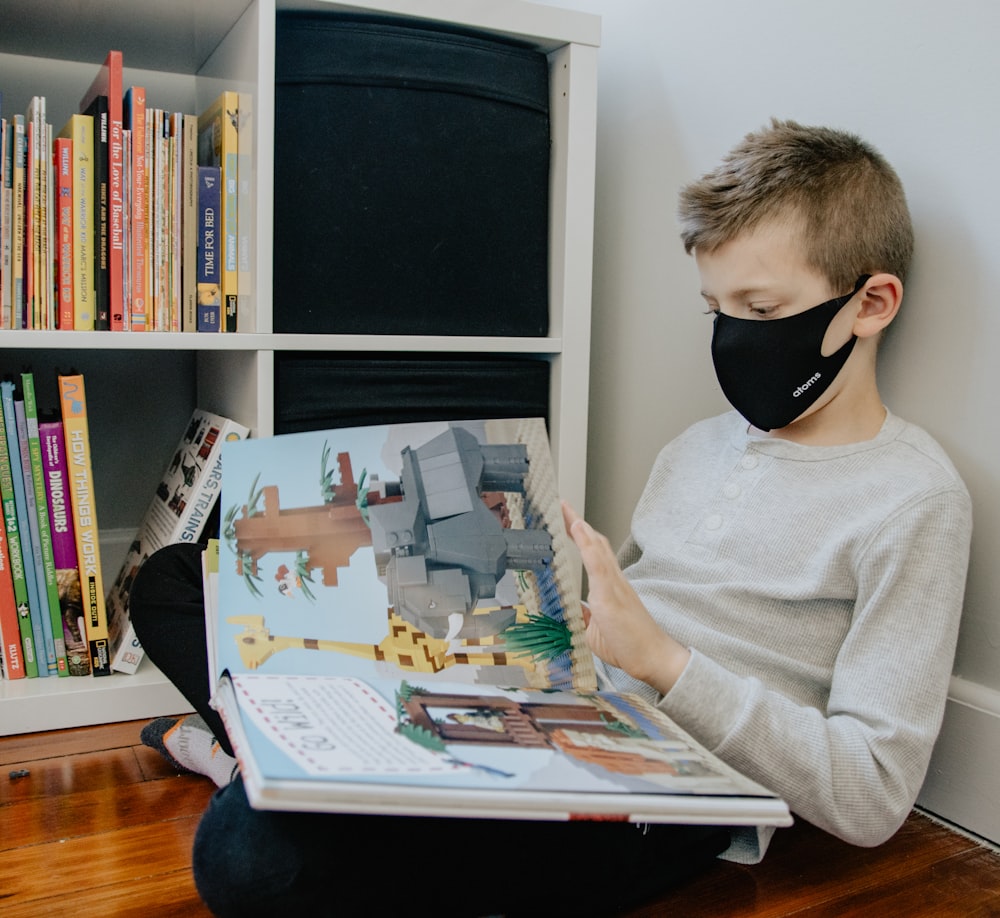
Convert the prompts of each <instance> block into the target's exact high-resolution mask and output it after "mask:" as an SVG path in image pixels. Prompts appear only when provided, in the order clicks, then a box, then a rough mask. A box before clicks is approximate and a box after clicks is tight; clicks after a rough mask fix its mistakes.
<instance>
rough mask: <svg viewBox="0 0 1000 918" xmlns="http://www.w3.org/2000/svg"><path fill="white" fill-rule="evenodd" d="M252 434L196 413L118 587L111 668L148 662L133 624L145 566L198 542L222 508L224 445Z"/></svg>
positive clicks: (111, 593) (113, 600)
mask: <svg viewBox="0 0 1000 918" xmlns="http://www.w3.org/2000/svg"><path fill="white" fill-rule="evenodd" d="M248 433H249V429H248V428H247V427H245V426H243V425H242V424H239V423H237V422H236V421H234V420H231V419H230V418H226V417H222V416H221V415H218V414H214V413H212V412H210V411H205V410H203V409H201V408H196V409H195V410H194V412H193V413H192V414H191V418H190V420H189V421H188V423H187V426H186V427H185V428H184V432H183V434H182V435H181V437H180V438H179V440H178V443H177V448H176V449H175V450H174V452H173V455H172V456H171V457H170V460H169V462H168V463H167V466H166V468H165V469H164V471H163V474H162V475H161V476H160V481H159V483H158V484H157V487H156V493H155V494H154V495H153V498H152V500H151V501H150V504H149V507H148V508H147V510H146V513H145V515H144V516H143V518H142V521H141V522H140V524H139V528H138V530H137V531H136V534H135V538H134V539H133V540H132V543H131V545H130V547H129V550H128V553H127V554H126V556H125V560H124V562H123V563H122V566H121V569H120V571H119V573H118V576H117V577H116V578H115V582H114V583H113V584H112V585H111V588H110V589H109V590H108V595H107V597H106V603H105V605H106V608H107V613H108V632H109V636H110V641H111V668H112V669H113V670H116V671H117V672H122V673H130V674H131V673H135V671H136V669H138V667H139V664H140V663H141V662H142V658H143V656H144V654H143V650H142V645H141V643H140V642H139V640H138V638H137V637H136V635H135V631H134V630H133V629H132V625H131V622H130V621H129V609H128V602H129V593H130V591H131V588H132V582H133V581H134V579H135V575H136V574H137V573H138V572H139V568H140V567H141V566H142V564H143V562H144V561H145V560H146V559H147V558H148V557H149V556H150V555H151V554H153V552H155V551H156V550H157V549H160V548H162V547H163V546H164V545H171V544H173V543H175V542H195V541H197V540H199V539H200V538H201V537H202V534H203V532H204V530H205V525H206V523H207V522H208V520H209V517H210V515H211V514H212V511H213V509H214V508H215V506H216V504H217V503H218V497H219V489H220V485H221V480H222V455H221V454H222V444H223V443H227V442H230V441H232V440H239V439H242V438H244V437H246V436H247V434H248Z"/></svg>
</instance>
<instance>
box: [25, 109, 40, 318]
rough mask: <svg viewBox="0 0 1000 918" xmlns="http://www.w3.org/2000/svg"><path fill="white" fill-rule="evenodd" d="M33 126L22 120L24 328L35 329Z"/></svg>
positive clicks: (35, 223)
mask: <svg viewBox="0 0 1000 918" xmlns="http://www.w3.org/2000/svg"><path fill="white" fill-rule="evenodd" d="M34 139H35V126H34V123H33V122H32V120H31V117H30V115H28V116H25V119H24V328H36V327H37V326H36V325H35V319H34V315H35V313H34V308H35V290H34V282H35V277H34V273H35V260H36V259H37V257H38V249H37V238H36V233H35V230H36V226H37V218H36V216H35V189H36V187H37V184H38V183H37V182H36V181H35V162H34V156H35V154H34Z"/></svg>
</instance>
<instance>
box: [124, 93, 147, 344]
mask: <svg viewBox="0 0 1000 918" xmlns="http://www.w3.org/2000/svg"><path fill="white" fill-rule="evenodd" d="M122 125H123V130H126V131H129V132H130V134H131V137H132V154H131V162H130V163H129V186H130V198H129V199H128V200H127V201H126V202H125V203H126V206H127V207H128V212H129V217H128V220H129V245H130V247H131V264H130V265H129V279H130V284H131V287H130V289H129V295H130V302H129V329H130V330H131V331H146V330H147V324H148V322H149V318H150V317H149V315H148V312H149V304H148V303H147V294H148V291H147V288H146V281H147V277H146V272H147V270H148V265H147V263H146V260H147V258H148V257H149V253H148V251H147V248H148V240H147V238H146V234H147V231H148V229H147V217H148V214H147V209H148V207H149V201H148V200H147V193H148V187H147V184H146V90H145V88H144V87H142V86H130V87H129V88H128V89H127V90H126V92H125V98H124V100H123V101H122Z"/></svg>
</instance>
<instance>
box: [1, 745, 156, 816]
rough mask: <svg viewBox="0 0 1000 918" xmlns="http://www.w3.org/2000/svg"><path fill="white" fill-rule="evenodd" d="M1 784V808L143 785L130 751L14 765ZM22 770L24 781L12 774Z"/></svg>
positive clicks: (89, 753)
mask: <svg viewBox="0 0 1000 918" xmlns="http://www.w3.org/2000/svg"><path fill="white" fill-rule="evenodd" d="M9 769H10V770H9V771H8V773H7V774H6V775H4V776H3V780H0V804H4V803H11V802H13V801H16V800H27V799H29V798H31V797H64V796H66V795H68V794H74V793H77V792H79V791H87V790H93V789H95V788H100V787H120V786H122V785H125V784H137V783H139V782H141V781H144V780H145V778H144V777H143V773H142V769H141V768H140V767H139V763H138V761H137V760H136V757H135V753H134V752H133V751H132V749H131V748H125V749H105V750H102V751H101V752H82V753H79V754H77V755H73V756H67V757H62V758H45V759H34V760H27V761H22V762H12V763H11V765H10V766H9ZM18 770H23V771H26V772H27V774H26V775H25V776H24V777H12V776H11V774H10V772H11V771H18Z"/></svg>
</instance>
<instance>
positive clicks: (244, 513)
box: [216, 419, 596, 689]
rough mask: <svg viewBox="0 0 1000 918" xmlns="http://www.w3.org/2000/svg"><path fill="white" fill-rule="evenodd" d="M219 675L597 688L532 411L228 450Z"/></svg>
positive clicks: (544, 441)
mask: <svg viewBox="0 0 1000 918" xmlns="http://www.w3.org/2000/svg"><path fill="white" fill-rule="evenodd" d="M223 464H224V469H225V473H224V477H223V489H222V498H221V500H222V518H223V519H222V532H221V546H220V554H219V574H218V577H219V580H218V589H219V593H218V604H219V618H218V621H217V626H216V627H217V635H216V653H217V655H218V659H217V671H218V672H220V673H221V672H222V671H224V670H228V671H229V672H231V673H239V672H256V671H259V672H261V673H268V674H298V675H321V674H336V675H343V676H352V677H355V678H360V679H369V678H388V679H398V678H407V677H410V676H419V677H420V678H422V679H428V678H440V679H445V680H447V681H452V682H466V683H469V684H472V685H502V686H512V687H517V688H538V689H542V688H568V687H576V688H582V689H591V688H594V687H596V677H595V675H594V668H593V660H592V658H591V656H590V653H589V650H588V648H587V646H586V641H585V639H584V635H583V631H584V626H583V620H582V612H581V609H580V600H579V593H578V585H577V580H578V578H577V576H576V572H575V570H574V569H573V567H572V562H571V561H568V560H567V559H568V558H571V557H572V554H571V553H570V552H569V551H568V540H567V538H566V535H565V531H564V527H563V522H562V515H561V510H560V506H559V500H558V496H557V490H556V486H555V481H554V475H553V471H552V462H551V456H550V454H549V446H548V438H547V436H546V433H545V426H544V422H543V421H542V420H541V419H528V420H515V421H474V422H452V423H439V424H401V425H391V426H373V427H361V428H346V429H342V430H329V431H317V432H310V433H297V434H286V435H282V436H276V437H271V438H264V439H258V440H253V439H249V440H244V441H239V442H235V443H227V444H225V445H224V447H223Z"/></svg>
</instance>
